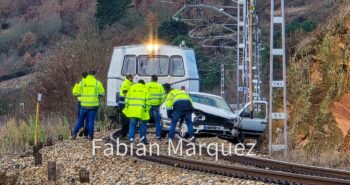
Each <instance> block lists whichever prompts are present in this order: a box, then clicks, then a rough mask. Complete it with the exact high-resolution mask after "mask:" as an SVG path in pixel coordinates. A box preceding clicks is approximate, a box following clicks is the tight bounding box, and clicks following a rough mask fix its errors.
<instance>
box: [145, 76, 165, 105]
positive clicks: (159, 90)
mask: <svg viewBox="0 0 350 185" xmlns="http://www.w3.org/2000/svg"><path fill="white" fill-rule="evenodd" d="M146 87H147V89H148V93H149V104H150V105H151V106H159V105H161V104H162V103H163V102H164V100H165V97H166V94H165V91H164V88H163V86H162V85H160V84H159V83H158V82H149V83H147V84H146Z"/></svg>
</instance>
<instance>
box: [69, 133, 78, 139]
mask: <svg viewBox="0 0 350 185" xmlns="http://www.w3.org/2000/svg"><path fill="white" fill-rule="evenodd" d="M69 139H70V140H76V139H77V135H76V134H73V133H72V134H71V136H70V137H69Z"/></svg>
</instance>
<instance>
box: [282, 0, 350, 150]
mask: <svg viewBox="0 0 350 185" xmlns="http://www.w3.org/2000/svg"><path fill="white" fill-rule="evenodd" d="M349 10H350V4H349V2H344V3H343V4H342V5H341V6H339V8H338V9H337V11H334V12H333V13H334V16H332V17H331V18H330V19H329V20H328V21H327V22H325V24H323V25H322V27H321V28H319V30H317V31H316V32H315V33H314V34H313V35H309V36H308V37H304V39H303V40H302V41H301V43H300V44H299V45H298V46H297V49H296V53H295V55H294V56H293V57H292V58H291V60H290V65H289V71H288V81H289V82H290V83H289V85H288V93H289V103H290V110H291V113H290V124H291V125H292V127H291V128H292V134H293V136H294V144H296V146H297V147H306V148H307V149H309V151H313V152H317V151H323V150H337V149H338V148H339V146H340V145H341V144H342V143H343V141H344V140H343V139H344V136H345V135H346V133H347V132H348V129H349V127H350V126H349V123H350V122H349V116H348V113H349V112H348V106H349V105H348V103H349V102H348V95H346V94H345V93H346V92H347V91H348V90H349V89H350V83H349V82H350V73H349V72H350V61H349V56H350V55H349V54H350V14H349V13H348V12H349ZM291 82H292V83H291ZM344 94H345V95H344Z"/></svg>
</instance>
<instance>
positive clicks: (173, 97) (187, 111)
mask: <svg viewBox="0 0 350 185" xmlns="http://www.w3.org/2000/svg"><path fill="white" fill-rule="evenodd" d="M164 89H165V90H166V91H167V92H169V94H168V95H167V98H166V100H165V101H166V108H167V114H168V118H171V123H170V129H169V135H168V136H169V142H171V141H172V140H173V139H174V135H175V128H176V125H177V123H178V121H179V120H180V119H181V117H184V118H185V121H186V125H187V129H188V135H189V138H190V139H189V140H190V142H195V138H194V131H193V124H192V112H193V105H192V100H191V97H190V96H189V94H188V93H187V92H186V91H185V90H178V89H172V88H171V87H170V85H169V84H164Z"/></svg>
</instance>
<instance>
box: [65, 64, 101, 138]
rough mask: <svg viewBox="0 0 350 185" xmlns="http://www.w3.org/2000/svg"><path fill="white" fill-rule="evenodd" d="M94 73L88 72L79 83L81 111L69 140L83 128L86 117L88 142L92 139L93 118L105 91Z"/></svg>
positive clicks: (78, 94)
mask: <svg viewBox="0 0 350 185" xmlns="http://www.w3.org/2000/svg"><path fill="white" fill-rule="evenodd" d="M94 75H95V71H90V72H89V74H88V75H87V77H86V78H85V79H84V80H83V81H82V83H80V88H79V92H77V96H79V97H80V103H81V110H80V114H79V118H78V121H77V123H76V125H75V128H74V129H73V130H72V135H71V139H75V138H76V137H77V133H78V132H79V130H80V129H81V127H82V126H83V120H84V117H85V116H86V117H87V119H88V123H87V130H88V138H89V139H90V140H92V139H93V137H94V125H95V117H96V114H97V111H98V107H99V106H100V100H99V98H100V97H101V96H104V94H105V89H104V88H103V85H102V83H101V82H100V81H98V80H97V79H96V78H95V76H94Z"/></svg>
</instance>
